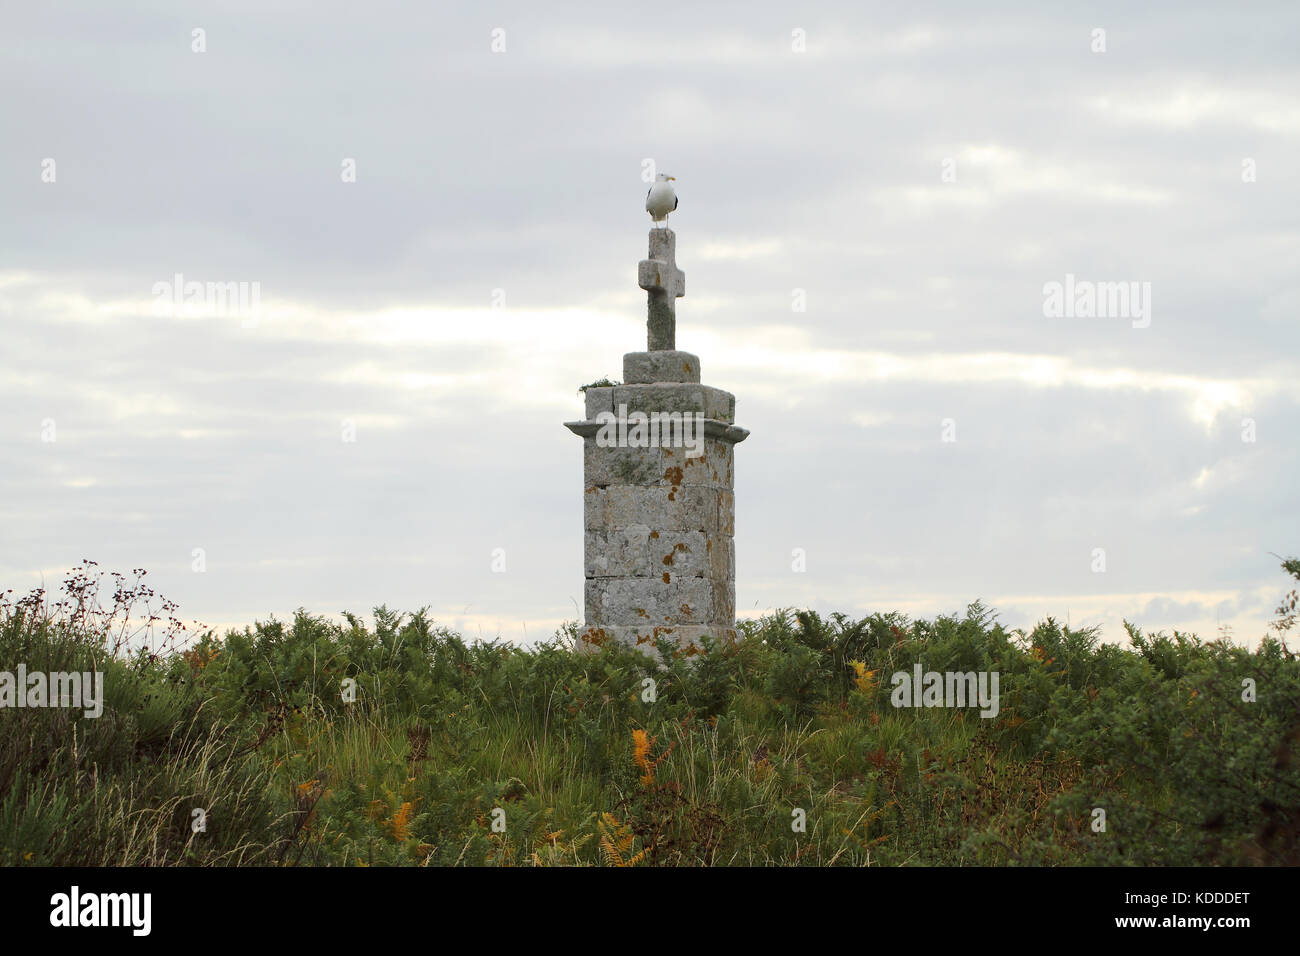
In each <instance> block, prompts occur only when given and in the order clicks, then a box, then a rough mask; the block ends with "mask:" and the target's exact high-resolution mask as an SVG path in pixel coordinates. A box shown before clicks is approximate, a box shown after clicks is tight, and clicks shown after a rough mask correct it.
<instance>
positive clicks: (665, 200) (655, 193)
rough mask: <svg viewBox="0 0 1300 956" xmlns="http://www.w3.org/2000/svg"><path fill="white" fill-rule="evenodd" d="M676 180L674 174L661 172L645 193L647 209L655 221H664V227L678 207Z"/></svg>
mask: <svg viewBox="0 0 1300 956" xmlns="http://www.w3.org/2000/svg"><path fill="white" fill-rule="evenodd" d="M675 182H677V180H676V179H674V178H673V177H672V176H665V175H664V174H663V173H660V174H659V175H658V176H656V177H655V182H654V185H653V186H651V187H650V191H649V192H648V193H646V194H645V211H646V212H648V213H649V214H650V219H651V220H652V221H653V222H662V223H663V224H664V228H667V227H668V214H669V213H670V212H672V211H673V210H674V209H676V208H677V191H676V190H674V189H673V187H672V184H673V183H675Z"/></svg>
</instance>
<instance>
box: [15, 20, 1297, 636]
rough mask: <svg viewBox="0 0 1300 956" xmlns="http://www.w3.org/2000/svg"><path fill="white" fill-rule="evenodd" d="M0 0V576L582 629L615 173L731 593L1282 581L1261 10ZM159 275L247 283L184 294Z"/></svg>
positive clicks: (1093, 590)
mask: <svg viewBox="0 0 1300 956" xmlns="http://www.w3.org/2000/svg"><path fill="white" fill-rule="evenodd" d="M5 20H6V23H5V29H4V31H3V33H0V590H4V589H6V588H13V589H14V590H15V591H17V592H19V593H21V592H24V591H26V590H28V589H30V588H33V587H37V586H40V585H41V584H42V583H43V584H45V585H46V586H52V585H54V584H55V583H56V582H57V581H58V580H60V579H61V577H62V576H63V574H64V573H65V572H66V571H67V569H68V568H70V567H72V566H73V565H75V564H77V563H78V562H80V561H81V560H82V559H83V558H91V559H93V560H95V561H97V562H99V566H100V567H101V568H103V569H107V570H120V571H127V570H129V569H131V568H146V569H148V570H149V572H150V573H149V578H148V580H149V582H150V583H151V585H152V586H153V587H154V588H155V589H156V590H157V591H158V592H160V593H161V594H164V595H166V596H167V597H169V598H171V599H172V600H174V601H176V602H177V603H178V604H179V605H180V617H182V618H183V619H185V620H188V621H201V622H203V623H204V624H206V625H209V626H213V627H216V628H218V629H224V628H226V627H240V628H242V627H243V626H244V625H247V624H251V623H253V622H254V621H257V620H267V619H269V618H270V617H271V616H272V615H274V616H276V617H279V618H285V617H288V616H290V615H291V614H292V613H293V612H294V610H295V609H296V608H299V607H302V608H305V609H307V610H308V611H311V612H313V613H319V614H325V615H330V616H334V615H338V614H339V613H341V612H343V611H350V612H354V613H358V614H363V615H366V614H368V613H369V612H370V610H371V609H372V608H374V607H376V606H379V605H387V606H388V607H389V608H393V609H402V610H415V609H417V608H420V607H427V608H428V611H429V614H430V616H431V617H433V618H434V619H435V620H437V621H438V622H439V623H441V624H444V625H447V626H449V627H453V628H456V629H458V630H461V631H462V632H463V633H465V634H466V635H467V636H469V637H472V638H478V637H482V638H497V637H500V638H502V639H504V640H509V641H535V640H539V639H544V638H548V637H550V636H551V635H552V633H553V632H554V631H555V629H556V628H557V627H558V626H559V625H560V624H561V622H563V621H565V620H575V619H578V618H580V616H581V607H582V603H583V602H582V588H583V576H582V575H583V567H582V491H583V487H582V449H581V441H580V440H579V439H578V438H577V437H575V436H574V435H572V434H571V433H570V432H568V431H567V430H566V429H565V428H564V427H563V424H562V423H563V422H565V421H572V420H575V419H577V418H580V417H581V415H582V398H581V396H580V395H579V393H578V391H577V390H578V387H579V386H580V385H582V384H584V383H588V382H592V381H594V380H597V379H599V378H601V377H604V376H608V377H610V378H613V379H617V378H619V377H620V376H621V371H622V355H623V354H624V353H625V352H630V351H636V350H640V349H644V348H645V293H644V292H643V291H642V290H640V289H639V288H638V287H637V262H638V260H640V259H642V258H644V257H645V255H646V240H647V236H646V232H647V230H648V229H649V228H650V221H649V217H648V216H647V215H646V213H645V211H644V206H643V204H644V197H645V192H646V189H647V186H646V182H645V176H646V175H647V171H652V172H653V171H657V172H663V173H668V174H670V175H673V176H675V177H676V179H677V182H676V186H677V191H678V195H679V198H680V208H679V209H678V211H677V212H675V213H674V214H673V215H672V217H671V220H670V224H671V226H672V227H673V229H674V230H675V232H676V234H677V262H678V265H679V266H680V267H681V268H682V269H683V270H684V271H685V273H686V296H685V297H684V298H683V299H680V300H678V308H677V344H678V348H680V349H684V350H687V351H690V352H693V353H695V354H696V355H698V356H699V357H700V362H701V368H702V371H703V380H704V382H705V383H706V384H709V385H713V386H716V387H719V388H723V389H726V390H728V391H730V392H732V393H734V394H735V396H736V420H737V423H738V424H740V425H742V426H744V427H746V428H748V429H750V431H751V435H750V437H749V438H748V440H746V441H745V442H744V443H743V444H741V445H739V446H737V448H736V466H735V481H736V563H737V581H736V593H737V611H738V614H740V615H741V616H742V617H752V616H755V615H758V614H761V613H764V612H767V611H770V610H771V609H773V608H782V607H811V608H814V609H816V610H818V611H821V612H831V611H841V612H844V613H846V614H849V615H851V616H855V617H856V616H862V615H866V614H870V613H873V612H876V611H890V610H898V611H902V612H904V613H906V614H909V615H913V616H927V617H928V616H932V615H935V614H940V613H959V612H962V611H963V610H964V608H965V607H966V605H967V604H969V603H970V602H972V601H975V600H981V601H983V602H984V603H985V604H987V605H989V606H991V607H993V608H995V609H996V611H997V612H998V615H999V620H1001V621H1002V622H1003V623H1004V624H1005V625H1007V626H1008V627H1024V628H1032V627H1033V626H1034V624H1035V623H1036V622H1038V621H1041V620H1044V619H1046V618H1047V617H1054V618H1055V619H1056V620H1058V621H1061V622H1068V623H1069V624H1071V625H1073V626H1076V627H1079V626H1089V625H1097V626H1098V627H1099V628H1100V633H1101V635H1102V637H1103V638H1104V639H1106V640H1112V641H1121V640H1123V639H1124V629H1123V622H1124V621H1126V620H1127V621H1130V622H1132V623H1134V624H1136V625H1138V626H1140V627H1142V628H1143V629H1150V630H1164V631H1166V632H1170V631H1172V630H1174V629H1178V630H1184V631H1194V632H1196V633H1198V634H1200V635H1201V636H1202V637H1205V638H1214V637H1216V636H1219V635H1220V634H1221V633H1222V634H1228V635H1230V636H1232V637H1233V638H1234V639H1236V640H1238V641H1242V642H1245V643H1247V644H1254V643H1257V642H1258V640H1259V639H1260V638H1261V637H1262V636H1263V635H1264V634H1265V633H1266V631H1267V628H1268V626H1269V622H1270V621H1271V620H1272V619H1273V618H1274V617H1275V616H1276V615H1275V614H1274V613H1273V609H1274V608H1275V607H1276V605H1277V603H1278V600H1279V599H1280V598H1281V596H1282V594H1283V593H1284V592H1285V591H1286V590H1287V589H1288V581H1289V579H1288V578H1287V577H1286V575H1285V574H1284V573H1283V572H1282V571H1281V569H1280V568H1279V563H1280V562H1279V558H1278V557H1277V555H1281V556H1284V557H1285V556H1289V555H1295V554H1297V553H1298V552H1300V517H1298V512H1300V508H1298V507H1297V506H1298V505H1300V484H1298V483H1297V465H1298V464H1300V462H1298V461H1297V455H1298V454H1300V451H1298V450H1300V442H1298V441H1297V439H1298V438H1300V375H1297V372H1298V371H1300V320H1298V318H1297V314H1298V312H1300V269H1297V264H1298V263H1300V225H1298V223H1297V212H1298V211H1300V173H1298V172H1297V169H1298V168H1300V96H1298V95H1297V94H1300V52H1298V51H1300V47H1297V45H1296V42H1295V37H1296V35H1297V28H1298V27H1300V7H1298V6H1297V5H1296V4H1294V3H1287V2H1281V3H1259V4H1252V5H1249V6H1247V7H1236V6H1234V7H1232V8H1231V11H1230V12H1227V8H1224V7H1222V6H1220V5H1218V4H1203V5H1198V4H1188V3H1155V4H1144V5H1141V9H1134V5H1132V4H1128V3H1115V4H1105V3H1101V4H1080V5H1078V6H1077V7H1074V8H1073V9H1068V10H1063V9H1058V5H1054V4H1053V5H1043V4H1032V3H1025V4H992V5H971V4H960V3H954V4H925V3H918V4H889V5H886V4H861V3H844V4H829V3H823V4H818V3H801V4H790V3H782V2H771V0H761V2H746V3H716V4H699V3H689V4H680V3H658V4H654V5H652V6H650V7H647V6H646V5H644V4H635V5H610V4H596V3H590V4H546V5H539V4H534V3H476V4H455V5H452V4H443V3H438V4H429V5H423V4H422V5H414V4H410V5H408V4H395V3H384V2H376V3H368V4H363V5H357V4H335V3H324V4H322V3H312V4H307V3H295V2H284V3H276V4H266V3H264V2H242V0H236V2H222V3H220V4H218V3H192V4H191V3H182V4H177V3H174V2H162V0H157V2H132V0H120V2H117V3H114V4H111V5H105V4H99V3H89V2H87V3H50V4H20V5H12V6H11V8H10V9H8V10H7V11H6V15H5ZM178 275H179V276H181V277H182V278H181V279H180V288H181V289H182V290H183V289H184V284H185V283H189V282H201V283H204V284H205V286H204V288H205V289H206V284H207V283H213V284H220V286H221V287H222V288H223V289H224V288H226V284H227V283H234V284H235V285H233V286H230V287H229V288H231V289H233V290H236V291H242V292H243V294H244V296H245V298H244V300H243V304H240V303H238V302H234V301H232V300H226V301H222V300H221V298H220V297H217V298H211V297H210V298H208V299H206V300H205V301H201V302H190V303H189V304H186V303H185V302H184V301H181V303H180V307H177V298H176V296H174V295H173V291H174V290H175V289H176V286H177V281H178V280H177V276H178ZM1053 284H1056V285H1053ZM1118 284H1123V285H1122V286H1120V285H1118ZM1121 288H1122V291H1123V292H1124V293H1128V296H1127V301H1123V300H1121V299H1120V298H1119V297H1118V293H1117V292H1116V291H1115V290H1117V289H1121ZM1054 289H1055V290H1056V293H1057V302H1058V304H1059V303H1060V301H1061V296H1062V295H1066V293H1064V292H1062V290H1065V289H1068V290H1069V293H1068V297H1069V298H1070V305H1071V307H1070V308H1056V307H1054V306H1053V304H1052V301H1051V300H1052V297H1053V294H1054V293H1053V290H1054ZM1080 290H1084V291H1082V292H1081V291H1080ZM1094 290H1095V291H1099V292H1101V294H1100V295H1099V296H1098V298H1097V299H1096V301H1095V302H1094V304H1093V307H1092V308H1091V309H1090V308H1089V307H1088V298H1089V297H1090V296H1091V293H1092V292H1093V291H1094ZM254 295H256V308H254V305H253V302H254ZM1079 296H1082V298H1080V297H1079ZM1097 303H1101V304H1097ZM494 554H495V555H497V558H496V559H495V560H494ZM801 565H802V569H799V568H800V566H801ZM1292 583H1294V582H1292Z"/></svg>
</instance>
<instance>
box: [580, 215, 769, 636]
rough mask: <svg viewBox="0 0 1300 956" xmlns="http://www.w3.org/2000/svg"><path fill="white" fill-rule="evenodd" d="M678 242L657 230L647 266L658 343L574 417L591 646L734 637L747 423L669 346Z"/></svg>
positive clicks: (592, 391) (651, 330)
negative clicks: (738, 492) (738, 478)
mask: <svg viewBox="0 0 1300 956" xmlns="http://www.w3.org/2000/svg"><path fill="white" fill-rule="evenodd" d="M674 246H675V236H674V235H673V233H672V231H671V230H669V229H667V228H662V229H651V231H650V258H649V259H648V260H645V261H643V262H642V263H641V269H640V272H641V287H642V288H644V289H646V290H647V293H648V295H647V298H648V309H647V311H648V322H647V329H648V339H649V345H650V348H649V349H648V350H647V351H645V352H629V353H628V354H626V355H624V356H623V381H624V384H622V385H615V386H607V387H601V388H589V389H587V392H586V415H585V417H584V418H583V420H582V421H577V422H566V423H565V425H566V427H567V428H568V429H569V430H570V431H572V432H574V433H575V434H577V435H579V436H581V437H582V440H583V498H584V502H585V506H584V509H583V510H584V528H585V532H584V549H583V550H584V573H585V576H586V594H585V598H586V601H585V603H586V612H585V614H586V622H585V626H584V627H583V629H582V630H581V632H580V637H581V643H583V644H584V645H586V646H602V645H604V644H605V643H607V642H609V641H619V642H622V643H625V644H629V645H633V646H640V647H642V648H643V649H644V650H645V651H647V652H648V653H653V651H654V647H653V642H654V641H656V640H658V639H660V638H669V639H670V640H672V641H674V642H676V643H677V645H678V646H679V647H680V648H681V649H682V651H683V652H684V653H687V654H690V653H694V652H695V651H697V650H699V649H700V642H699V639H700V638H701V637H702V636H703V635H705V634H711V635H713V636H714V638H715V639H718V640H724V641H725V640H734V639H735V636H736V631H735V626H736V552H735V545H734V544H733V540H732V538H733V535H734V533H735V498H734V494H733V488H734V474H733V462H734V451H735V446H736V444H737V443H739V442H741V441H744V440H745V438H746V437H748V435H749V432H748V431H747V430H745V429H744V428H740V427H739V426H737V425H736V424H735V408H736V400H735V397H734V396H732V395H731V393H729V392H724V391H723V390H722V389H719V388H712V387H710V386H708V385H703V384H701V383H700V360H699V359H698V358H697V357H696V356H694V355H692V354H691V353H689V352H680V351H677V350H675V349H673V348H671V346H672V345H673V344H675V323H676V315H675V311H676V310H675V305H676V303H675V299H676V298H677V297H678V296H680V295H682V294H683V292H684V286H685V283H684V276H683V275H682V273H681V272H680V270H678V269H677V268H676V264H675V262H674V261H673V258H674ZM663 345H668V346H669V347H667V348H664V347H662V346H663ZM656 346H660V347H656ZM679 423H680V424H679Z"/></svg>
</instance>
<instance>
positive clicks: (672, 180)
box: [668, 176, 677, 183]
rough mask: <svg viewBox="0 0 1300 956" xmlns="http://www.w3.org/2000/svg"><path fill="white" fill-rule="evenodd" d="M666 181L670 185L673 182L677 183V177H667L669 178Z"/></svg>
mask: <svg viewBox="0 0 1300 956" xmlns="http://www.w3.org/2000/svg"><path fill="white" fill-rule="evenodd" d="M668 181H669V182H670V183H675V182H677V177H676V176H669V177H668Z"/></svg>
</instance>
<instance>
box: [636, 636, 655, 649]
mask: <svg viewBox="0 0 1300 956" xmlns="http://www.w3.org/2000/svg"><path fill="white" fill-rule="evenodd" d="M651 640H653V638H651V637H650V635H649V634H638V635H637V636H636V642H637V645H638V646H639V645H641V644H648V643H649V642H650V641H651Z"/></svg>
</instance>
